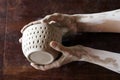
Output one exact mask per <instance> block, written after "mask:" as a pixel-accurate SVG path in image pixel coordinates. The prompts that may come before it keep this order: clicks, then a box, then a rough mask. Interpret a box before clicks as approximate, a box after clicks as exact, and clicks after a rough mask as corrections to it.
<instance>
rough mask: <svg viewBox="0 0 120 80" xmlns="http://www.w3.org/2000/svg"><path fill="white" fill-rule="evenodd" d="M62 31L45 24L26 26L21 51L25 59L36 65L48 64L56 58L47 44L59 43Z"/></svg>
mask: <svg viewBox="0 0 120 80" xmlns="http://www.w3.org/2000/svg"><path fill="white" fill-rule="evenodd" d="M61 38H62V31H61V30H60V29H59V28H58V27H55V26H54V25H52V24H51V25H47V24H45V23H41V24H40V23H39V24H33V25H31V26H28V27H27V28H26V29H25V30H24V32H23V37H22V50H23V53H24V55H25V56H26V58H27V59H28V60H29V61H30V62H33V63H36V64H49V63H51V62H53V61H54V59H55V58H56V57H57V52H56V51H54V50H53V49H52V48H51V47H50V46H49V43H50V42H51V41H53V40H54V41H57V42H61Z"/></svg>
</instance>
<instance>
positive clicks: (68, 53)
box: [31, 41, 84, 71]
mask: <svg viewBox="0 0 120 80" xmlns="http://www.w3.org/2000/svg"><path fill="white" fill-rule="evenodd" d="M50 46H51V47H52V48H53V49H55V50H56V51H59V52H60V53H62V56H61V57H60V58H59V59H58V60H56V61H54V62H53V63H51V64H47V65H38V64H34V63H31V66H32V67H34V68H35V69H38V70H42V71H46V70H49V69H52V68H58V67H61V66H62V65H64V64H67V63H70V62H72V61H79V59H80V58H81V55H82V54H83V53H84V52H83V51H82V49H80V47H78V46H73V47H65V46H63V45H61V44H60V43H57V42H55V41H52V42H50Z"/></svg>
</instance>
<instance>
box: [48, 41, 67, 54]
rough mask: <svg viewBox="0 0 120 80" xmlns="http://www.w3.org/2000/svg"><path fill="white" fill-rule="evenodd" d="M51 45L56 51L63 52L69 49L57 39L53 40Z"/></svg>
mask: <svg viewBox="0 0 120 80" xmlns="http://www.w3.org/2000/svg"><path fill="white" fill-rule="evenodd" d="M50 47H52V48H53V49H55V50H56V51H59V52H62V53H64V52H66V51H68V49H67V48H66V47H64V46H63V45H61V44H60V43H58V42H56V41H51V42H50Z"/></svg>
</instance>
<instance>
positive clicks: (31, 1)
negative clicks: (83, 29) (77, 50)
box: [0, 0, 120, 80]
mask: <svg viewBox="0 0 120 80" xmlns="http://www.w3.org/2000/svg"><path fill="white" fill-rule="evenodd" d="M118 8H120V0H0V80H3V79H4V80H120V74H117V73H115V72H112V71H110V70H107V69H105V68H102V67H100V66H97V65H93V64H90V63H84V62H73V63H70V64H67V65H64V66H62V67H61V68H58V69H52V70H48V71H45V72H43V71H39V70H35V69H34V68H32V67H31V66H30V65H29V62H28V61H27V60H26V58H25V57H24V56H23V54H22V50H21V45H20V44H19V42H18V39H19V38H20V37H21V33H20V29H21V28H22V27H23V26H24V25H25V24H27V23H28V22H30V21H33V20H36V19H38V18H43V17H44V16H45V15H48V14H52V13H55V12H59V13H68V14H74V13H75V14H76V13H78V14H79V13H93V12H101V11H108V10H114V9H118ZM119 41H120V34H119V33H79V34H78V35H72V38H71V37H69V38H64V41H63V44H64V45H67V46H70V45H75V44H82V45H85V46H88V47H93V48H97V49H104V50H109V51H114V52H120V42H119Z"/></svg>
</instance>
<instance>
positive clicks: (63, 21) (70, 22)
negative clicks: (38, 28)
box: [21, 13, 77, 33]
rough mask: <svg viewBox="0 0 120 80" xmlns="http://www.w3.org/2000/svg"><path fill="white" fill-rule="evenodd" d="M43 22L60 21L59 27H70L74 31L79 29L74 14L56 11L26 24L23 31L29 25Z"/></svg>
mask: <svg viewBox="0 0 120 80" xmlns="http://www.w3.org/2000/svg"><path fill="white" fill-rule="evenodd" d="M41 22H45V23H47V24H51V22H55V23H58V25H57V26H58V27H62V28H68V29H70V30H72V31H73V32H76V30H77V29H76V17H74V16H72V15H68V14H61V13H54V14H51V15H47V16H45V17H44V18H42V19H39V20H36V21H33V22H30V23H29V24H27V25H25V26H24V27H23V28H22V29H21V33H23V31H24V30H25V28H27V27H28V26H30V25H34V24H37V23H41Z"/></svg>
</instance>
